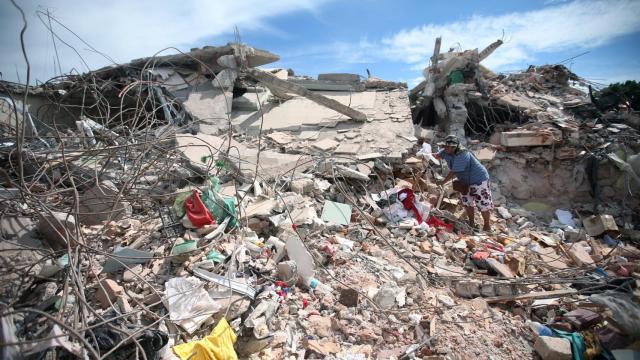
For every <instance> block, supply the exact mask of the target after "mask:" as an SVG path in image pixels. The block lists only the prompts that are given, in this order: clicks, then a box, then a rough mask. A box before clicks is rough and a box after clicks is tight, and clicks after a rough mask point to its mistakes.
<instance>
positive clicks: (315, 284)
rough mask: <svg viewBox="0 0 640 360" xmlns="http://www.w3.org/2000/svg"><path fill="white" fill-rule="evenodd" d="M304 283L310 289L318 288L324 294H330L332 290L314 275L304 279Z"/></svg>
mask: <svg viewBox="0 0 640 360" xmlns="http://www.w3.org/2000/svg"><path fill="white" fill-rule="evenodd" d="M305 285H307V287H308V288H309V289H311V290H320V291H321V292H323V293H325V294H330V293H332V292H333V289H332V288H331V286H329V285H327V284H323V283H322V282H321V281H320V280H318V279H316V278H314V277H311V278H308V279H306V281H305Z"/></svg>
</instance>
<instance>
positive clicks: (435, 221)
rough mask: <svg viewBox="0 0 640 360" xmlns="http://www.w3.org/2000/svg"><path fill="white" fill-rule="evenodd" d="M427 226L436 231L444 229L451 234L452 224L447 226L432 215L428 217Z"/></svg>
mask: <svg viewBox="0 0 640 360" xmlns="http://www.w3.org/2000/svg"><path fill="white" fill-rule="evenodd" d="M427 225H429V226H431V227H434V228H436V229H439V228H445V229H447V230H448V231H451V232H453V224H447V223H446V222H444V221H442V220H440V219H438V218H437V217H435V216H433V215H431V216H429V218H428V219H427Z"/></svg>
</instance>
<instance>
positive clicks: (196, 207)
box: [184, 190, 216, 228]
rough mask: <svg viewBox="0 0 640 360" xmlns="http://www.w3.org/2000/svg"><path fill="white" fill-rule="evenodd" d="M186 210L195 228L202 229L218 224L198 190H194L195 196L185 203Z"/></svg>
mask: <svg viewBox="0 0 640 360" xmlns="http://www.w3.org/2000/svg"><path fill="white" fill-rule="evenodd" d="M184 210H185V212H186V213H187V216H188V217H189V220H190V221H191V223H192V224H193V226H195V227H198V228H200V227H203V226H205V225H209V224H215V222H216V221H215V220H214V219H213V216H211V214H210V213H209V210H207V207H206V206H204V203H203V202H202V199H200V194H198V191H196V190H193V195H191V196H189V197H188V198H187V199H186V200H185V201H184Z"/></svg>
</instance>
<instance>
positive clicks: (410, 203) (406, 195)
mask: <svg viewBox="0 0 640 360" xmlns="http://www.w3.org/2000/svg"><path fill="white" fill-rule="evenodd" d="M398 199H399V200H400V201H401V202H402V206H404V208H405V209H407V210H413V213H414V214H415V216H416V220H418V224H422V215H420V211H419V210H418V209H417V208H416V204H415V201H416V196H415V194H414V193H413V190H411V189H402V190H400V191H398Z"/></svg>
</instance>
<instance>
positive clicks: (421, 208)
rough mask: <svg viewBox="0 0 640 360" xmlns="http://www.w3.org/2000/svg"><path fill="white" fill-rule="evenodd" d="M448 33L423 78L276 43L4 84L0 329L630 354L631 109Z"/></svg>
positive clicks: (236, 349)
mask: <svg viewBox="0 0 640 360" xmlns="http://www.w3.org/2000/svg"><path fill="white" fill-rule="evenodd" d="M441 43H442V39H440V38H438V39H437V40H436V43H435V46H434V53H433V55H432V57H431V58H430V59H427V60H430V64H431V65H430V66H429V67H427V68H426V69H425V71H424V75H425V80H424V81H423V82H422V83H421V84H419V85H418V86H417V87H416V88H414V89H412V90H407V87H406V84H403V83H396V82H393V81H386V80H383V79H378V78H376V77H374V76H371V75H369V76H368V78H367V79H366V80H361V77H360V76H358V75H356V74H341V73H327V74H320V75H319V76H318V77H317V78H311V77H307V76H303V75H295V74H294V72H293V70H291V69H265V68H261V69H260V70H259V69H256V66H260V65H266V64H270V63H272V62H274V61H276V60H278V59H279V57H278V56H277V55H275V54H271V53H269V52H267V51H264V50H260V49H255V48H252V47H249V46H246V45H240V44H228V45H226V46H219V47H212V46H206V47H204V48H202V49H194V50H192V51H191V52H189V53H185V54H175V55H167V56H155V57H151V58H144V59H137V60H133V61H131V62H130V63H128V64H122V65H117V66H112V67H107V68H103V69H99V70H96V71H91V72H88V73H86V74H74V75H69V76H62V77H61V78H59V79H55V80H52V81H50V82H46V83H44V84H43V85H38V86H35V87H25V86H24V85H20V86H18V85H16V84H11V83H7V82H4V81H3V82H2V85H3V86H2V87H1V90H0V99H2V104H5V103H11V105H10V107H7V106H4V105H3V106H0V115H1V116H2V117H0V121H2V124H3V126H2V127H0V133H1V134H2V136H3V137H4V138H5V139H6V141H3V142H2V144H0V159H2V161H0V170H1V171H0V175H2V178H3V180H6V181H3V184H2V187H1V188H0V201H2V203H3V206H4V209H5V211H4V212H3V216H2V218H0V224H1V230H2V231H1V232H0V235H1V239H0V250H2V260H3V261H1V262H0V269H1V270H2V271H1V275H0V279H1V280H2V282H1V283H2V284H3V286H2V287H0V303H2V304H12V305H11V306H12V307H11V308H5V307H3V308H2V312H3V314H11V315H7V316H4V317H2V318H1V319H0V320H1V321H2V329H3V333H2V339H0V343H6V344H20V343H28V344H35V345H34V346H35V348H37V349H41V351H42V352H43V354H41V355H42V356H44V357H47V358H49V357H50V358H68V357H69V353H71V354H75V355H77V354H80V355H83V354H85V355H86V354H89V355H88V356H89V357H91V354H93V353H94V352H98V354H102V355H103V356H104V355H105V354H106V352H107V351H111V350H110V349H111V348H110V349H104V348H100V344H95V343H94V341H93V340H89V339H93V337H92V336H91V333H90V332H91V331H93V332H94V333H95V332H98V330H105V333H106V332H107V330H108V332H109V333H111V332H113V333H114V334H117V336H119V338H118V339H124V337H120V336H121V333H125V332H127V333H128V332H130V329H143V328H144V329H145V331H144V335H140V336H137V335H135V336H134V335H132V336H129V337H128V340H126V341H122V342H120V340H117V341H116V339H114V341H115V342H114V343H115V344H117V343H120V345H116V347H113V346H112V347H113V348H114V349H115V350H113V351H114V352H117V351H121V350H122V351H123V353H124V352H126V351H129V352H127V353H126V354H125V355H123V356H120V357H117V358H133V357H135V355H132V354H133V353H134V352H137V351H138V349H139V348H144V349H147V347H146V345H144V344H146V342H145V341H149V339H148V338H145V336H152V335H153V334H155V335H157V339H155V340H154V342H153V343H154V344H156V342H155V341H156V340H157V344H159V345H161V346H160V348H158V350H149V352H148V353H146V354H145V355H146V358H163V359H169V358H174V357H175V356H176V353H175V351H174V349H175V346H182V345H185V344H191V343H193V342H197V341H199V342H198V343H199V344H204V343H206V342H208V341H209V340H206V341H205V340H204V339H214V340H216V341H217V340H220V341H221V342H225V344H227V343H228V344H227V345H228V349H227V350H228V351H229V353H230V354H231V353H232V354H231V355H230V356H229V358H235V357H237V356H240V357H246V358H249V359H266V358H284V359H293V358H321V357H324V358H336V359H363V360H364V359H373V358H426V359H445V358H446V359H449V358H478V357H483V356H484V357H486V356H485V355H486V354H491V357H494V358H500V359H502V358H531V357H532V352H533V351H536V352H537V353H538V355H539V356H540V357H542V358H543V359H561V358H571V356H572V352H571V349H572V348H574V349H575V348H579V347H580V346H582V345H584V344H578V343H572V342H579V341H580V340H579V339H583V340H582V341H584V343H585V344H586V345H585V346H586V347H587V348H588V349H587V350H588V351H591V352H590V353H589V354H590V355H589V356H592V357H595V356H596V355H598V351H600V352H604V351H615V350H617V349H625V348H628V347H629V346H630V343H631V341H633V340H637V339H638V331H637V329H640V326H638V324H637V316H635V314H636V313H637V312H638V309H637V302H638V295H639V291H638V288H637V285H638V279H640V264H639V262H640V256H639V255H638V254H639V253H640V252H638V244H639V242H640V235H639V234H640V228H638V225H637V224H639V223H640V221H639V215H638V214H640V211H639V206H640V204H639V198H638V197H637V196H633V195H634V194H635V193H636V192H637V191H638V190H640V186H638V184H637V183H636V178H637V174H638V173H640V172H639V170H638V165H639V164H640V155H638V153H639V151H640V148H639V147H638V131H637V125H633V124H634V121H636V120H637V118H638V115H637V112H636V111H635V110H634V109H631V110H629V112H628V113H626V114H622V113H620V111H613V110H612V111H604V110H600V109H599V108H598V107H596V106H595V105H598V104H594V103H593V102H592V101H591V100H590V97H589V95H588V94H587V93H585V92H583V91H581V90H579V89H577V88H576V87H575V86H573V85H575V84H578V83H580V82H583V81H584V79H581V78H580V77H578V76H577V75H576V74H574V73H572V72H571V71H569V69H567V68H566V67H564V66H562V65H544V66H531V67H530V68H529V69H527V70H526V71H523V72H514V73H511V74H508V75H506V74H494V73H493V72H491V71H490V70H489V69H487V68H486V67H484V66H483V65H482V61H483V60H484V59H486V58H487V57H490V56H491V54H492V53H494V52H496V51H500V47H501V46H509V45H508V44H503V43H502V41H501V40H498V41H496V42H494V43H492V44H489V45H488V46H487V47H486V48H485V49H483V50H481V49H471V50H463V51H455V50H451V51H448V52H445V51H441V50H440V46H441ZM25 89H26V90H25ZM25 92H26V93H25ZM85 94H86V95H87V96H85ZM17 95H19V97H18V96H17ZM12 98H13V99H17V98H22V99H24V98H26V99H27V102H26V105H27V106H26V108H27V109H28V111H25V112H22V111H20V114H19V116H18V118H17V119H14V118H13V117H12V116H14V117H15V115H12V114H14V111H9V110H7V109H14V108H15V109H17V108H21V109H22V104H21V103H19V102H15V103H14V102H12V101H11V99H12ZM144 104H155V105H154V106H151V105H149V106H147V105H144ZM48 109H49V110H48ZM50 109H58V110H56V112H55V114H54V113H53V112H51V111H50ZM105 109H107V110H108V109H118V111H117V112H115V116H116V118H117V119H116V120H117V121H114V117H113V116H114V112H113V111H111V112H110V111H105ZM33 114H38V118H37V119H36V118H35V116H34V115H33ZM627 123H628V124H627ZM638 123H640V122H638ZM5 125H6V126H5ZM17 125H20V126H21V127H20V129H24V131H25V133H24V135H25V140H24V141H23V142H20V144H17V143H15V141H14V140H12V139H15V134H16V127H17ZM22 125H24V126H22ZM632 125H633V126H632ZM449 134H454V135H456V136H457V137H456V139H457V141H458V142H459V145H460V148H459V149H462V147H464V149H466V150H469V153H470V154H471V156H469V159H472V157H475V158H477V164H480V165H481V167H484V168H486V170H487V172H488V174H489V177H490V179H491V181H488V182H487V183H486V186H485V185H477V184H476V187H474V188H477V186H481V187H482V190H481V193H480V194H475V196H469V197H462V195H461V194H460V187H459V186H456V190H454V189H453V188H454V187H453V186H452V185H450V184H449V183H447V182H443V181H442V180H443V179H446V178H447V176H448V174H449V172H450V170H451V169H448V166H447V162H446V161H439V160H438V159H436V156H435V155H434V154H436V153H437V151H438V150H440V149H442V145H444V144H446V143H449V144H451V140H452V138H451V137H447V135H449ZM445 139H446V141H445ZM464 149H462V151H464ZM465 154H466V152H465ZM436 155H437V154H436ZM463 155H464V154H463ZM470 161H471V160H470ZM451 167H452V168H456V166H455V165H453V164H451ZM455 170H458V169H455ZM452 174H455V172H453V173H452ZM470 177H471V175H470ZM5 178H6V179H5ZM458 180H460V181H463V182H464V179H462V178H460V179H458ZM468 181H470V180H468ZM457 185H459V184H457ZM472 185H473V184H472ZM461 191H464V190H461ZM488 197H491V202H492V204H489V202H488ZM469 201H475V202H476V203H479V204H480V205H481V206H482V210H483V212H482V213H478V212H475V211H474V212H471V211H470V208H467V207H466V206H465V205H468V204H469ZM563 209H564V210H563ZM483 217H487V218H486V219H487V220H488V221H487V224H488V225H490V226H487V227H485V228H484V229H483V230H480V229H478V228H477V227H476V226H475V224H480V223H481V222H482V221H483V220H484V218H483ZM2 306H4V305H2ZM21 309H36V310H37V311H35V312H23V311H22V310H21ZM629 314H631V315H629ZM52 319H58V320H56V321H53V320H52ZM222 319H224V321H223V320H222ZM534 323H535V325H533V324H534ZM216 324H223V325H224V324H227V327H229V328H230V329H233V332H232V333H233V334H232V335H233V336H229V337H228V338H227V337H226V336H227V335H231V334H226V335H222V334H216V333H215V332H214V330H215V329H216V328H218V326H217V325H216ZM63 325H64V326H63ZM101 326H106V328H105V329H102V328H101ZM114 328H115V329H120V330H117V331H116V330H114ZM5 329H6V330H5ZM532 330H533V331H534V332H535V333H534V334H532V333H531V332H532ZM558 330H564V331H566V332H567V333H568V334H574V335H575V334H577V332H580V333H581V334H591V335H593V336H594V337H597V338H598V340H599V343H600V345H601V346H600V347H598V348H594V349H592V348H590V347H591V344H593V343H595V341H591V340H593V339H591V338H588V336H591V335H580V336H569V335H562V337H560V334H561V333H560V332H558ZM78 333H83V334H84V333H86V336H85V338H82V339H80V338H78V337H77V336H76V335H77V334H78ZM139 333H141V332H139ZM48 334H55V338H56V339H60V341H59V342H47V341H45V340H50V339H47V336H48ZM562 334H565V333H562ZM207 335H209V336H207ZM114 336H115V335H114ZM236 336H237V341H236ZM199 339H203V340H199ZM569 339H571V340H569ZM85 340H87V341H85ZM110 340H111V339H110ZM223 340H224V341H223ZM587 340H589V341H587ZM43 344H44V345H43ZM51 344H54V345H55V344H61V345H59V346H57V345H56V346H57V347H58V348H57V349H55V350H52V348H55V347H56V346H50V345H51ZM166 344H169V345H168V346H166ZM36 345H37V346H36ZM187 346H188V345H187ZM203 346H204V345H203ZM225 346H226V345H225ZM180 348H181V347H178V349H180ZM20 349H21V347H20V346H18V345H15V346H14V345H11V347H10V348H9V347H7V350H6V351H5V350H4V349H2V351H3V352H2V353H3V354H5V353H6V354H8V353H11V354H16V351H14V350H20ZM120 349H121V350H120ZM145 351H146V350H145ZM110 354H113V353H110ZM114 355H115V354H114ZM118 355H120V354H119V353H118ZM56 356H57V357H56ZM83 356H84V355H83ZM78 357H82V356H78Z"/></svg>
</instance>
